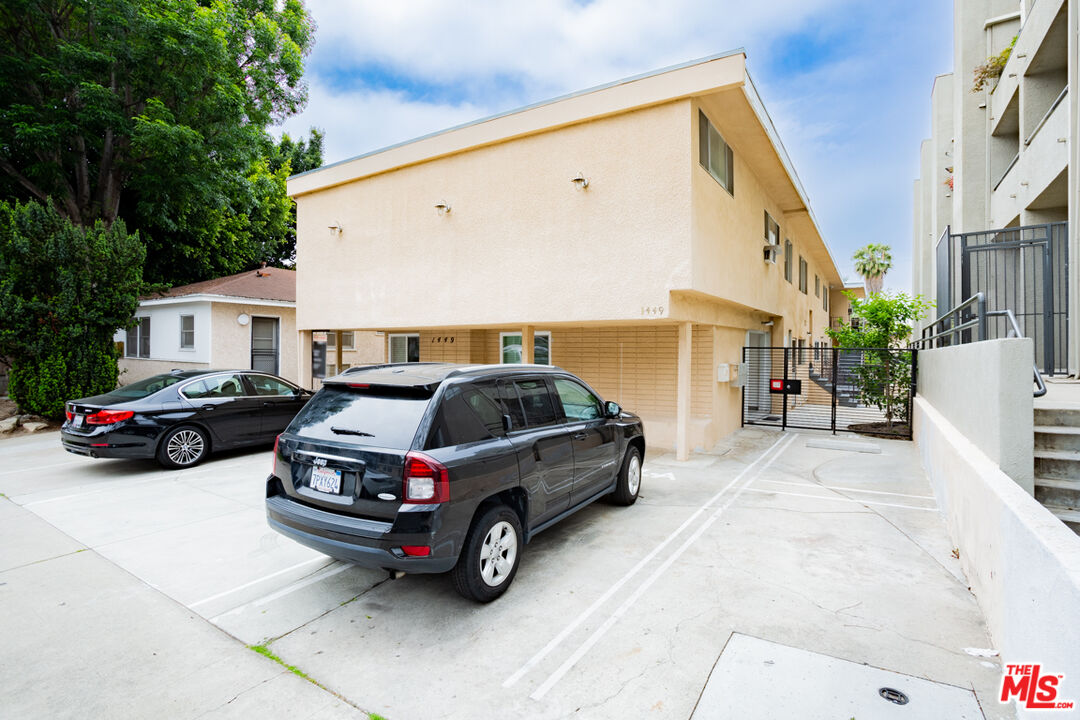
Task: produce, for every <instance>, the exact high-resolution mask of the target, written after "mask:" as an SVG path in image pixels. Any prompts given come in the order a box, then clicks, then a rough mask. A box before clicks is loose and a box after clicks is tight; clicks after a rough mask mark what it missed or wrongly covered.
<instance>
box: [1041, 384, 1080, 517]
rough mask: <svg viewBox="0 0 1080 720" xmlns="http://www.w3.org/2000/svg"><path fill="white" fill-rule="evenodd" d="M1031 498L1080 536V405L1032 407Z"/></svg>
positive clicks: (1042, 405)
mask: <svg viewBox="0 0 1080 720" xmlns="http://www.w3.org/2000/svg"><path fill="white" fill-rule="evenodd" d="M1035 499H1036V500H1038V501H1039V502H1041V503H1042V504H1043V505H1045V506H1046V509H1047V510H1049V511H1050V512H1052V513H1054V515H1056V516H1057V517H1058V518H1059V519H1060V520H1061V521H1062V522H1063V523H1065V524H1066V525H1068V526H1069V527H1070V528H1072V529H1073V531H1074V532H1076V533H1077V534H1078V535H1080V406H1064V405H1048V404H1039V405H1036V407H1035Z"/></svg>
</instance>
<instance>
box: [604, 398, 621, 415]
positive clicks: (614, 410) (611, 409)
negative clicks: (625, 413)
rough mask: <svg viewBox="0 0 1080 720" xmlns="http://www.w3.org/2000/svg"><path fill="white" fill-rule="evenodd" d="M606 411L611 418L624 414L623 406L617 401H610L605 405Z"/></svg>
mask: <svg viewBox="0 0 1080 720" xmlns="http://www.w3.org/2000/svg"><path fill="white" fill-rule="evenodd" d="M604 411H605V412H606V413H607V416H608V417H609V418H617V417H619V415H620V414H622V408H621V407H619V403H617V402H610V401H608V404H607V405H605V406H604Z"/></svg>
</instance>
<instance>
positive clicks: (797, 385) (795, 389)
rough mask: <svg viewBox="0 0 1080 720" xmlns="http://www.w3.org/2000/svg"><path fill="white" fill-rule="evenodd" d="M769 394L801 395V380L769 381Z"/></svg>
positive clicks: (773, 379) (775, 379)
mask: <svg viewBox="0 0 1080 720" xmlns="http://www.w3.org/2000/svg"><path fill="white" fill-rule="evenodd" d="M769 392H771V393H775V394H778V395H802V380H782V379H780V378H772V379H771V380H769Z"/></svg>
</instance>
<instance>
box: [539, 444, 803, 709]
mask: <svg viewBox="0 0 1080 720" xmlns="http://www.w3.org/2000/svg"><path fill="white" fill-rule="evenodd" d="M798 437H799V434H798V433H793V434H792V435H791V436H790V437H788V438H781V439H780V440H778V441H777V442H776V443H775V444H773V446H772V447H770V448H769V450H766V451H765V453H763V454H762V455H761V457H759V458H758V459H757V460H755V461H754V462H753V463H752V464H751V465H749V466H747V467H746V468H745V469H743V471H742V472H741V473H739V474H738V476H736V479H735V480H732V481H731V483H729V484H728V485H727V486H726V487H725V488H724V490H721V491H720V493H718V494H717V496H714V499H718V496H719V495H721V494H723V493H724V492H726V491H727V490H728V488H730V487H731V486H732V485H734V484H735V483H736V482H737V481H738V480H739V478H741V477H742V476H743V475H745V474H746V473H747V472H748V471H749V470H750V469H751V468H752V467H753V466H754V465H756V464H757V463H758V462H760V461H761V459H762V458H764V457H765V456H766V455H767V454H769V453H772V457H770V458H769V461H768V462H767V463H765V464H764V465H762V466H761V467H760V468H758V469H757V470H756V471H755V472H754V474H752V475H751V476H750V477H749V478H748V479H747V480H746V481H744V482H743V484H742V485H741V486H740V487H739V488H738V489H736V491H735V494H734V495H732V496H731V497H729V498H728V499H727V500H726V501H725V502H724V504H723V505H721V506H720V507H718V508H717V509H716V512H714V513H713V514H712V515H710V516H709V517H708V518H707V519H706V520H705V521H704V522H703V523H702V524H701V527H699V528H698V529H697V530H695V531H694V533H693V534H692V535H690V537H688V538H687V539H686V540H685V541H684V542H683V544H682V545H680V546H679V548H678V549H677V550H676V551H675V552H673V553H672V554H671V555H669V556H668V557H667V559H666V560H664V562H663V564H661V565H660V566H659V567H658V568H656V570H654V571H653V572H652V574H651V575H649V577H647V578H646V579H645V580H644V581H643V582H642V583H641V585H639V586H638V587H637V589H636V590H634V592H633V593H631V595H630V597H628V598H627V599H626V600H624V601H623V603H622V604H621V605H619V607H618V608H616V609H615V611H614V612H613V613H612V614H611V615H610V616H608V619H607V620H605V621H604V622H603V624H601V625H600V627H598V628H597V629H596V630H595V631H593V634H592V635H590V636H589V637H588V639H587V640H585V642H583V643H582V644H581V645H580V646H579V647H578V649H577V650H575V651H574V652H573V654H572V655H570V657H568V658H567V659H566V661H565V662H563V664H562V665H560V666H559V668H558V669H557V670H556V671H555V672H553V673H552V674H551V675H550V676H548V679H547V680H545V681H544V682H543V684H541V685H540V687H538V688H537V689H536V690H535V691H534V692H533V693H532V695H530V696H529V697H530V698H532V699H533V700H540V699H542V698H543V697H544V695H546V694H547V692H548V690H550V689H551V688H552V687H554V685H555V684H556V683H557V682H559V680H561V679H562V677H563V676H564V675H565V674H566V673H567V672H569V671H570V669H571V668H573V667H574V665H576V664H577V662H578V661H579V660H580V659H581V658H582V657H584V656H585V653H587V652H589V650H590V649H591V648H592V647H593V646H594V645H595V644H596V643H597V642H598V641H599V640H600V638H601V637H603V636H604V634H605V633H606V632H607V631H608V630H610V629H611V627H612V626H613V625H614V624H615V623H616V622H618V620H619V618H621V617H622V616H623V615H624V614H626V612H627V610H629V609H630V608H631V607H633V606H634V604H635V603H636V602H637V601H638V598H640V597H641V596H642V595H643V594H644V593H645V591H646V590H648V589H649V588H650V587H652V584H653V583H655V582H656V581H657V580H658V579H660V576H661V575H663V574H664V572H665V571H666V570H667V569H668V568H669V567H671V565H672V564H673V563H674V562H675V561H676V560H678V559H679V558H680V557H681V556H682V554H683V553H685V552H686V551H687V550H688V549H690V548H691V547H692V546H693V545H694V543H696V542H697V541H698V538H700V537H701V536H702V535H703V534H704V533H705V531H706V530H708V529H709V528H710V527H712V524H713V523H714V522H716V521H717V520H718V519H719V518H720V516H721V515H722V514H723V512H724V511H725V510H727V509H728V508H729V507H731V504H732V503H734V502H735V501H736V500H738V499H739V495H741V494H742V492H743V491H744V490H746V489H747V488H748V487H749V486H750V485H751V484H752V483H753V482H754V480H756V479H757V478H758V477H759V476H760V475H761V473H763V472H765V471H766V470H768V469H769V467H770V466H771V465H772V464H773V463H774V462H775V461H776V460H777V458H779V457H780V456H781V455H782V454H783V453H784V451H785V450H787V449H788V448H789V447H791V446H792V445H794V444H795V439H796V438H798ZM785 440H787V442H784V441H785ZM780 443H783V445H782V447H779V448H777V449H776V451H775V452H772V451H773V448H776V447H777V445H779V444H780ZM712 502H713V501H712V500H710V501H709V503H706V504H705V505H704V506H702V508H701V509H700V510H699V511H698V512H701V511H704V510H705V509H707V508H708V507H709V506H710V505H711V504H712ZM697 514H698V513H694V515H693V516H691V519H693V518H694V517H696V516H697ZM665 543H666V541H665Z"/></svg>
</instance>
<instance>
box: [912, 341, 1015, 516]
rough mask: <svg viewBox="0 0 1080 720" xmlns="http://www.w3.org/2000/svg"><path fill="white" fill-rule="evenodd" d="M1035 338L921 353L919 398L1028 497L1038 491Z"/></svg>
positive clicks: (990, 342)
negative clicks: (1036, 485) (1034, 381)
mask: <svg viewBox="0 0 1080 720" xmlns="http://www.w3.org/2000/svg"><path fill="white" fill-rule="evenodd" d="M1034 347H1035V346H1034V342H1033V341H1032V340H1031V339H1030V338H1012V339H1005V340H988V341H985V342H979V343H972V344H970V345H959V346H956V347H948V348H939V349H937V350H921V351H920V352H919V358H918V363H919V369H918V375H919V386H918V395H920V396H922V397H923V399H924V400H926V401H927V402H929V403H930V404H931V405H933V406H934V408H935V409H936V410H937V411H938V412H939V413H941V414H942V415H943V416H944V417H945V418H946V419H948V421H949V422H950V423H951V424H952V425H953V426H954V427H956V429H957V430H958V431H959V432H960V433H962V434H963V435H964V437H966V438H967V439H968V440H969V441H971V442H972V443H974V444H975V445H976V446H977V447H978V448H979V450H981V451H982V452H983V453H985V454H986V455H987V456H988V457H989V458H990V460H991V461H993V462H994V463H995V464H997V465H998V466H1000V468H1001V470H1002V471H1003V472H1004V473H1005V474H1006V475H1008V476H1009V477H1011V478H1012V479H1013V480H1015V481H1016V483H1017V484H1018V485H1020V486H1021V487H1022V488H1024V490H1026V491H1027V493H1028V494H1029V495H1030V494H1033V493H1034V492H1035V470H1034V460H1033V455H1032V453H1033V452H1034V446H1035V435H1034V399H1033V397H1032V361H1033V359H1034Z"/></svg>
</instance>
